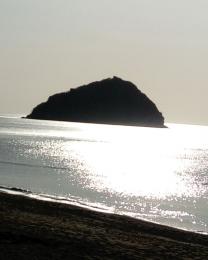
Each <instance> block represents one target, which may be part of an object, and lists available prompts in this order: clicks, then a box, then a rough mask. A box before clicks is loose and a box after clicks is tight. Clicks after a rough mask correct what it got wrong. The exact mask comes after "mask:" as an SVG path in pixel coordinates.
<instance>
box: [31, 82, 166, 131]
mask: <svg viewBox="0 0 208 260" xmlns="http://www.w3.org/2000/svg"><path fill="white" fill-rule="evenodd" d="M27 118H32V119H44V120H58V121H72V122H86V123H100V124H119V125H133V126H151V127H164V118H163V116H162V114H161V113H160V112H159V111H158V109H157V107H156V105H155V104H154V103H153V102H152V101H151V100H150V99H149V98H148V97H147V96H146V95H145V94H143V93H142V92H141V91H140V90H139V89H138V88H137V87H136V86H135V85H134V84H133V83H131V82H129V81H124V80H122V79H120V78H117V77H113V78H112V79H111V78H109V79H104V80H102V81H97V82H93V83H90V84H88V85H84V86H81V87H78V88H76V89H71V90H70V91H68V92H64V93H59V94H55V95H53V96H50V97H49V98H48V100H47V102H44V103H41V104H39V105H38V106H37V107H35V108H34V109H33V111H32V113H31V114H30V115H28V116H27Z"/></svg>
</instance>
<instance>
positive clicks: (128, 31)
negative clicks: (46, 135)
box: [0, 0, 208, 125]
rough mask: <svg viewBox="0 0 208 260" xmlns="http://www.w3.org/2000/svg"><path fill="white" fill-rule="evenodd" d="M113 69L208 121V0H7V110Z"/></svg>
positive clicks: (174, 109) (181, 118)
mask: <svg viewBox="0 0 208 260" xmlns="http://www.w3.org/2000/svg"><path fill="white" fill-rule="evenodd" d="M113 75H116V76H119V77H121V78H123V79H126V80H129V81H132V82H133V83H135V84H136V85H137V86H138V87H139V89H140V90H142V91H143V92H144V93H145V94H147V95H148V97H150V98H151V99H152V100H153V101H154V102H155V103H156V105H157V106H158V108H159V110H160V111H161V112H162V113H163V115H164V116H165V118H166V122H178V123H193V124H206V125H208V102H207V96H208V1H207V0H128V1H127V0H0V113H1V114H2V113H25V114H27V113H29V112H31V109H32V108H33V107H34V106H35V105H36V104H38V103H40V102H42V101H44V100H46V99H47V97H48V96H49V95H51V94H54V93H56V92H62V91H66V90H68V89H69V88H70V87H77V86H79V85H81V84H85V83H89V82H91V81H95V80H101V79H103V78H107V77H112V76H113Z"/></svg>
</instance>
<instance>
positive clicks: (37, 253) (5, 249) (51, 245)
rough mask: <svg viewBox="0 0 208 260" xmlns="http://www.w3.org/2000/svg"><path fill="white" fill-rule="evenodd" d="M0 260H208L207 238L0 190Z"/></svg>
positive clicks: (128, 218)
mask: <svg viewBox="0 0 208 260" xmlns="http://www.w3.org/2000/svg"><path fill="white" fill-rule="evenodd" d="M0 220H1V221H0V259H15V260H16V259H22V260H23V259H31V260H33V259H51V260H52V259H207V258H208V236H206V235H201V234H196V233H192V232H186V231H181V230H177V229H174V228H169V227H166V226H162V225H157V224H153V223H149V222H145V221H141V220H136V219H133V218H130V217H125V216H119V215H113V214H107V213H100V212H96V211H92V210H89V209H85V208H80V207H77V206H72V205H66V204H62V203H56V202H48V201H40V200H36V199H31V198H28V197H24V196H21V195H10V194H7V193H3V192H2V193H0Z"/></svg>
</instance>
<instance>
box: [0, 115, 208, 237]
mask: <svg viewBox="0 0 208 260" xmlns="http://www.w3.org/2000/svg"><path fill="white" fill-rule="evenodd" d="M168 126H169V128H168V129H154V128H141V127H122V126H106V125H93V124H78V123H63V122H62V123H60V122H49V121H48V122H47V121H35V120H23V119H22V120H21V119H14V118H0V185H1V186H6V187H18V188H21V189H24V190H25V189H26V190H30V191H32V192H33V193H36V194H44V195H50V196H56V197H61V198H66V199H68V200H70V201H71V202H74V203H75V202H76V203H80V204H84V205H88V206H91V207H98V208H103V209H106V210H109V211H111V212H115V213H118V214H128V215H131V216H133V217H137V218H144V219H147V220H151V221H155V222H158V223H162V224H167V225H171V226H175V227H180V228H185V229H189V230H195V231H203V232H208V228H207V225H208V211H207V208H208V172H207V169H208V163H207V159H208V137H207V136H208V127H202V126H190V125H173V124H169V125H168Z"/></svg>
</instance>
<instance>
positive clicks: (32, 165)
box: [0, 161, 69, 170]
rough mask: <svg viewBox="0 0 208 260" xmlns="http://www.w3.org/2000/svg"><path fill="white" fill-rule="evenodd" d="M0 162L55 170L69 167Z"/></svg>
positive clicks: (0, 162)
mask: <svg viewBox="0 0 208 260" xmlns="http://www.w3.org/2000/svg"><path fill="white" fill-rule="evenodd" d="M0 164H7V165H17V166H24V167H33V168H44V169H55V170H68V169H69V167H57V166H49V165H38V164H27V163H20V162H6V161H0Z"/></svg>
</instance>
